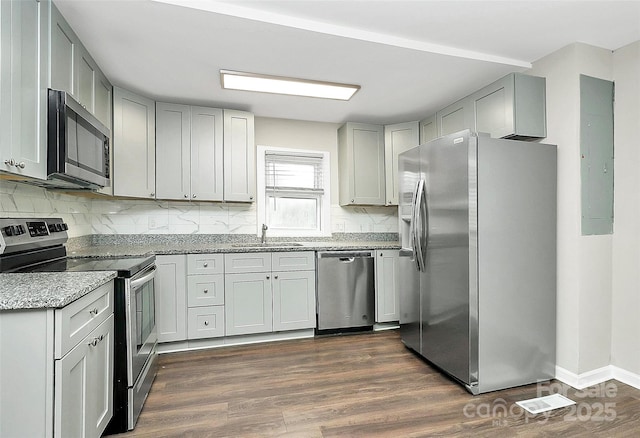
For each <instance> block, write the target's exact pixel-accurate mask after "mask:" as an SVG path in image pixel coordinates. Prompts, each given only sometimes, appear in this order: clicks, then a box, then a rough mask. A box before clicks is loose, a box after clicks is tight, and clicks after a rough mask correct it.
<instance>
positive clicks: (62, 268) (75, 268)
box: [17, 255, 156, 278]
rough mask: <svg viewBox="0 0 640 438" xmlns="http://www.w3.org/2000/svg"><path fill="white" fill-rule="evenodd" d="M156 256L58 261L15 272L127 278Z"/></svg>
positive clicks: (151, 261)
mask: <svg viewBox="0 0 640 438" xmlns="http://www.w3.org/2000/svg"><path fill="white" fill-rule="evenodd" d="M155 259H156V256H154V255H151V256H147V257H131V258H118V259H113V258H108V259H107V258H104V259H102V258H79V259H70V258H65V259H60V260H55V261H52V262H48V263H44V264H40V265H37V266H30V267H27V268H24V269H21V270H19V271H17V272H88V271H118V277H124V278H129V277H132V276H134V275H136V274H137V273H138V272H140V271H141V270H143V269H144V268H146V267H147V266H149V265H150V264H152V263H153V262H154V261H155Z"/></svg>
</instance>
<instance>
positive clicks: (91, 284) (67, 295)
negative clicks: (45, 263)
mask: <svg viewBox="0 0 640 438" xmlns="http://www.w3.org/2000/svg"><path fill="white" fill-rule="evenodd" d="M116 274H117V272H115V271H93V272H37V273H9V274H0V311H5V310H6V311H11V310H28V309H51V308H55V309H58V308H62V307H64V306H66V305H68V304H70V303H72V302H73V301H75V300H77V299H79V298H82V297H83V296H85V295H87V294H88V293H89V292H91V291H93V290H95V289H97V288H98V287H100V286H102V285H103V284H105V283H107V282H108V281H110V280H112V279H113V278H115V277H116Z"/></svg>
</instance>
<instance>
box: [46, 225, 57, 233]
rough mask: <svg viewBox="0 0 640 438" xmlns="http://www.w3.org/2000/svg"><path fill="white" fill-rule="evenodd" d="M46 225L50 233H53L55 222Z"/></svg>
mask: <svg viewBox="0 0 640 438" xmlns="http://www.w3.org/2000/svg"><path fill="white" fill-rule="evenodd" d="M47 227H48V228H49V232H50V233H53V232H55V231H56V224H48V225H47Z"/></svg>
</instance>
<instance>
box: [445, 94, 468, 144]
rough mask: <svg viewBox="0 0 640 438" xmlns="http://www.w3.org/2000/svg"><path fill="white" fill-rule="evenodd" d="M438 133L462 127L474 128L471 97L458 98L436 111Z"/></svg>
mask: <svg viewBox="0 0 640 438" xmlns="http://www.w3.org/2000/svg"><path fill="white" fill-rule="evenodd" d="M436 122H437V125H438V134H439V135H440V136H443V135H449V134H452V133H454V132H458V131H462V130H463V129H471V130H474V129H475V123H474V118H473V102H472V101H471V97H466V98H464V99H462V100H459V101H457V102H455V103H453V104H451V105H449V106H448V107H446V108H444V109H442V110H440V111H438V112H437V113H436Z"/></svg>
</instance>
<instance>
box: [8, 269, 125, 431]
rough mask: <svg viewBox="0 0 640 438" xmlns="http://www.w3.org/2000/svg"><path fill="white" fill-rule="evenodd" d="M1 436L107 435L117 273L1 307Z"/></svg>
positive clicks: (111, 380)
mask: <svg viewBox="0 0 640 438" xmlns="http://www.w3.org/2000/svg"><path fill="white" fill-rule="evenodd" d="M0 327H2V330H0V351H2V355H0V386H1V387H2V393H1V394H0V408H1V409H0V436H3V437H4V436H29V437H31V436H34V437H35V436H38V437H52V436H53V437H69V436H82V437H96V438H97V437H100V436H101V434H102V432H103V431H104V429H105V427H106V425H107V423H108V422H109V421H110V420H111V417H112V414H113V365H114V364H113V345H114V344H113V281H110V282H108V283H106V284H104V285H102V286H100V287H98V288H97V289H95V290H93V291H91V292H89V293H88V294H87V295H85V296H83V297H82V298H80V299H78V300H76V301H74V302H72V303H70V304H69V305H67V306H65V307H63V308H61V309H27V310H11V311H3V312H0Z"/></svg>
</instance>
